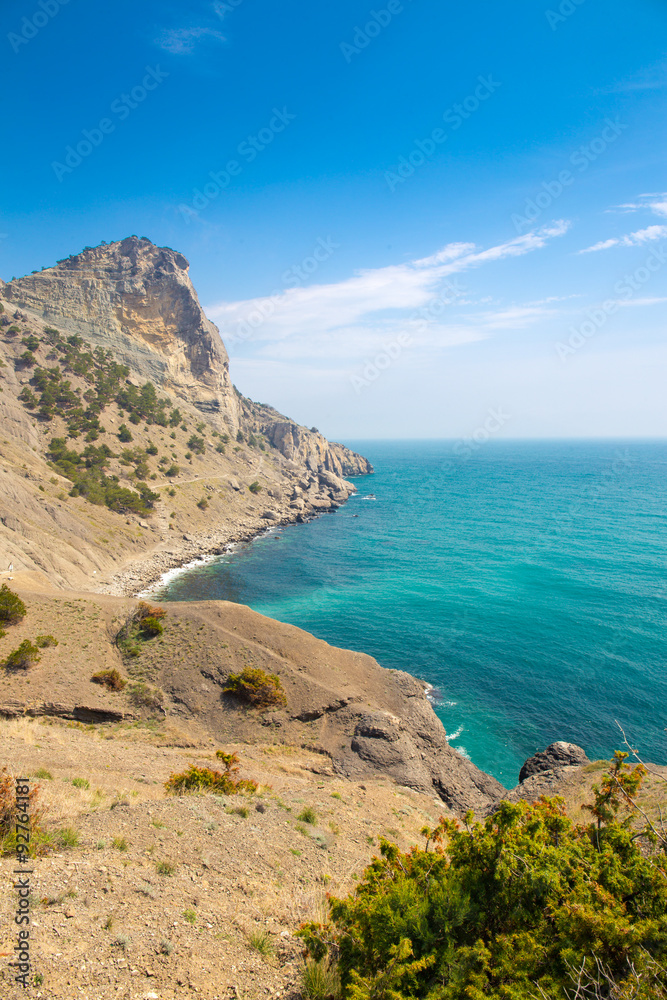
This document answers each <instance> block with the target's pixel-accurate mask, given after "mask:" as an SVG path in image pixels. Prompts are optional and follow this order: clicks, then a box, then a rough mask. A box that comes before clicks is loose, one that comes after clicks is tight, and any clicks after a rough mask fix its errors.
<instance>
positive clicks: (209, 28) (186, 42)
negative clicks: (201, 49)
mask: <svg viewBox="0 0 667 1000" xmlns="http://www.w3.org/2000/svg"><path fill="white" fill-rule="evenodd" d="M229 9H231V8H229V7H228V6H227V4H225V3H219V2H215V3H212V4H207V12H206V13H205V14H204V15H203V17H202V20H204V21H208V22H209V23H208V24H198V25H190V26H188V27H180V28H164V29H163V30H162V31H160V32H159V33H158V36H157V38H156V39H155V43H156V45H159V46H160V48H161V49H164V51H165V52H169V53H171V54H172V55H177V56H182V55H190V54H191V53H192V52H194V50H195V47H196V45H197V42H200V41H202V40H208V41H213V42H226V41H227V38H226V37H225V35H223V34H222V32H221V31H219V30H218V29H217V27H213V25H214V24H215V23H216V18H217V19H218V21H222V20H223V18H224V16H225V14H226V13H227V11H228V10H229ZM212 15H215V17H213V16H212Z"/></svg>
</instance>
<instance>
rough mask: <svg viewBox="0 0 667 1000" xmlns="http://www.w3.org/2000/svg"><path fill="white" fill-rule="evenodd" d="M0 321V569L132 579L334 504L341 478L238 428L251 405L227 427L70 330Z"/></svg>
mask: <svg viewBox="0 0 667 1000" xmlns="http://www.w3.org/2000/svg"><path fill="white" fill-rule="evenodd" d="M0 321H4V325H1V324H0V390H1V391H0V424H1V427H2V430H1V431H0V496H1V498H2V512H1V515H0V517H1V522H0V566H2V568H3V569H5V568H7V567H8V566H9V565H10V564H12V563H13V564H14V565H15V567H16V568H17V569H25V570H34V569H39V570H42V571H43V572H44V573H45V574H46V576H47V577H48V579H49V580H50V582H51V583H52V584H54V585H56V586H60V587H79V588H82V589H86V590H104V591H110V592H112V593H113V592H116V593H125V592H136V591H137V590H139V589H141V587H142V585H143V584H145V583H147V582H149V581H150V580H154V579H156V577H158V576H159V574H160V572H161V571H163V570H164V569H167V568H169V567H171V566H176V565H179V564H181V563H183V562H187V561H188V560H189V559H192V558H194V557H195V556H197V555H200V554H202V553H204V552H209V551H210V552H215V551H220V550H221V549H222V548H224V545H225V544H226V543H228V542H230V541H235V540H238V539H245V538H249V537H252V536H253V535H254V534H256V533H257V532H258V531H260V530H262V529H263V528H266V527H267V526H269V525H271V524H277V523H281V522H288V521H294V520H297V519H299V518H303V517H304V516H312V515H313V514H315V513H318V512H323V511H327V510H333V509H335V507H336V506H337V505H338V504H340V503H342V502H344V500H345V499H346V497H347V496H348V495H349V493H350V492H352V491H353V487H351V486H350V485H349V484H347V483H345V482H344V481H343V480H341V479H339V478H338V477H336V476H335V475H331V474H325V475H323V476H320V475H318V474H317V472H313V471H311V470H308V469H304V468H303V467H301V466H300V465H299V464H298V463H295V462H293V461H291V460H290V459H287V458H286V457H285V456H284V455H283V454H282V453H281V451H280V450H278V448H276V447H274V446H273V444H272V443H271V442H270V441H269V439H268V438H266V437H264V436H263V435H262V434H261V433H260V432H259V431H253V430H252V429H249V428H250V427H251V425H252V426H253V427H256V426H257V415H256V413H255V411H256V410H257V407H254V409H253V416H252V421H251V423H248V422H247V421H246V423H247V426H246V423H244V424H243V426H244V427H245V430H240V429H239V430H238V431H237V432H236V434H235V435H234V436H232V435H231V434H230V433H227V432H225V431H220V430H217V429H216V428H215V426H214V425H213V423H211V421H210V420H209V419H208V418H207V417H206V416H205V415H202V413H201V412H199V410H197V409H196V407H195V406H194V405H192V404H189V403H187V402H184V401H183V400H182V399H177V398H176V397H175V396H173V395H170V394H169V393H167V392H164V391H162V390H161V389H159V388H156V387H155V386H154V385H153V384H152V383H147V382H143V381H142V380H140V379H139V378H137V377H136V376H130V374H128V370H127V368H125V369H123V368H122V366H119V365H118V364H117V362H116V361H115V359H114V358H113V356H109V355H107V353H106V352H104V351H103V350H102V349H101V348H99V347H98V348H93V347H92V346H90V345H88V344H87V343H86V342H85V341H83V340H82V339H81V338H78V337H77V336H76V335H72V336H70V337H69V339H68V338H65V337H63V335H62V334H60V333H59V332H58V331H56V330H55V328H52V327H49V326H48V324H45V323H44V322H43V321H42V320H40V319H39V318H38V317H35V316H28V315H27V314H26V313H23V312H21V311H19V312H18V314H12V315H11V318H10V317H9V315H8V313H7V311H5V312H4V313H3V314H2V315H0ZM242 403H243V401H242V400H241V401H240V404H239V405H240V408H241V411H242V412H245V410H244V406H245V404H243V405H241V404H242ZM245 408H246V409H248V413H249V414H250V408H249V407H245ZM322 440H324V439H322ZM72 494H78V495H72Z"/></svg>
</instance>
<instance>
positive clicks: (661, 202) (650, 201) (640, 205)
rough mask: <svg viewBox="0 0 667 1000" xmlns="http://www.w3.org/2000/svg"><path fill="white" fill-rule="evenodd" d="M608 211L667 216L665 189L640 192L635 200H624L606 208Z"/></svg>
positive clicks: (666, 192)
mask: <svg viewBox="0 0 667 1000" xmlns="http://www.w3.org/2000/svg"><path fill="white" fill-rule="evenodd" d="M607 211H608V212H622V213H624V214H627V213H631V212H652V213H653V214H654V215H659V216H661V217H662V218H667V191H658V192H655V191H654V192H652V193H650V194H640V195H639V197H638V199H637V201H630V202H626V203H625V204H623V205H614V206H613V207H612V208H608V209H607Z"/></svg>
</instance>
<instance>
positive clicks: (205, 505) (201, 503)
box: [197, 497, 208, 510]
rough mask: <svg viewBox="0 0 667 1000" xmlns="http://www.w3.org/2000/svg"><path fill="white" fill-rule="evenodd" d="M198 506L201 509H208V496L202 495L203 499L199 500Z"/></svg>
mask: <svg viewBox="0 0 667 1000" xmlns="http://www.w3.org/2000/svg"><path fill="white" fill-rule="evenodd" d="M197 506H198V507H199V509H200V510H207V508H208V499H207V498H206V497H202V498H201V500H198V501H197Z"/></svg>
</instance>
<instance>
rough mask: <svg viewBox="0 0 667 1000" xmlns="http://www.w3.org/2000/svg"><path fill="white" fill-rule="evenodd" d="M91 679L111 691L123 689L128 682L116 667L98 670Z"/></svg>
mask: <svg viewBox="0 0 667 1000" xmlns="http://www.w3.org/2000/svg"><path fill="white" fill-rule="evenodd" d="M90 679H91V681H92V682H93V684H103V685H104V687H106V688H108V689H109V691H122V690H123V688H124V687H125V685H126V684H127V681H126V680H124V679H123V678H122V677H121V675H120V674H119V672H118V671H117V670H116V668H115V667H113V668H112V669H111V670H98V672H97V673H96V674H93V676H92V677H91V678H90Z"/></svg>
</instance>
